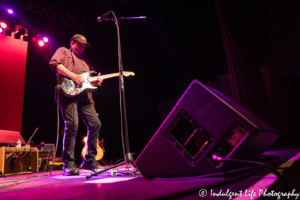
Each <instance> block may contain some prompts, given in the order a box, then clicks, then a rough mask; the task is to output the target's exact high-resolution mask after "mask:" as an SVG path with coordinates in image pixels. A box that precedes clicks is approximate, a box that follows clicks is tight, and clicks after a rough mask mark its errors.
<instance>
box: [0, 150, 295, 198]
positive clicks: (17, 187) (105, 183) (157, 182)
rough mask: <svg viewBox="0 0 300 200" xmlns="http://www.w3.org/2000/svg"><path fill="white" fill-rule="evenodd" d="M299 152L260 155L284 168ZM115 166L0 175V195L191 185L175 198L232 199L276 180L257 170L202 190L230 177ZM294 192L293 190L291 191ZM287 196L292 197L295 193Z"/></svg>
mask: <svg viewBox="0 0 300 200" xmlns="http://www.w3.org/2000/svg"><path fill="white" fill-rule="evenodd" d="M299 152H300V148H293V149H282V150H274V151H267V152H265V153H264V155H266V156H276V157H278V159H276V160H275V161H274V160H273V161H271V162H269V164H270V165H273V166H274V167H276V168H278V169H281V170H284V169H288V168H289V167H291V166H292V165H293V163H295V162H296V161H297V160H298V158H299V157H300V153H299ZM117 170H118V172H121V173H119V175H118V176H117V175H110V174H109V173H103V174H101V175H97V176H93V177H91V178H90V179H86V175H88V174H89V173H90V172H89V171H87V170H80V175H79V176H62V175H61V171H53V173H52V176H51V177H50V176H49V175H50V173H49V172H40V173H33V174H26V175H17V176H8V177H0V199H18V200H21V199H28V200H29V199H30V200H33V199H39V200H40V199H43V200H44V199H53V200H57V199H72V200H77V199H151V198H156V197H161V196H162V195H168V194H173V193H177V192H180V191H186V190H192V189H193V192H192V194H191V195H188V196H184V197H180V198H179V199H218V200H219V199H220V200H221V199H230V194H229V193H228V192H232V193H231V194H233V193H234V192H235V194H234V195H233V196H232V199H249V200H250V199H251V200H252V199H258V198H259V197H261V196H263V194H260V193H259V192H260V190H265V189H268V188H269V186H270V185H271V184H272V183H274V182H275V181H276V180H277V177H276V176H275V175H273V174H268V173H262V172H260V173H257V174H255V175H252V176H250V177H249V178H246V179H243V180H240V181H238V182H234V183H228V184H227V185H225V186H221V187H216V188H215V189H212V190H211V189H209V190H207V191H206V193H205V190H206V187H207V186H208V185H211V184H217V183H219V182H221V181H224V180H227V179H230V177H216V178H198V177H192V178H173V179H153V180H147V179H144V178H143V177H142V176H141V175H139V174H138V173H135V174H133V175H128V174H124V173H123V172H124V170H125V166H124V165H123V166H119V167H118V168H117ZM299 188H300V187H299ZM299 188H295V189H299ZM240 191H242V193H240ZM255 192H256V193H255ZM291 192H292V191H291ZM297 192H298V191H295V195H297ZM254 193H255V194H254ZM218 194H223V195H222V196H218ZM240 194H241V195H240ZM298 195H299V193H298ZM202 196H203V197H202ZM234 196H236V197H234ZM274 199H276V198H275V197H274ZM280 199H287V198H285V197H281V198H280ZM289 199H296V196H291V197H290V198H289ZM298 199H300V197H299V198H298Z"/></svg>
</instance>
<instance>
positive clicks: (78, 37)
mask: <svg viewBox="0 0 300 200" xmlns="http://www.w3.org/2000/svg"><path fill="white" fill-rule="evenodd" d="M71 41H78V42H81V43H83V44H86V45H88V46H89V47H90V46H91V45H90V44H89V43H87V41H86V38H85V37H84V36H83V35H80V34H76V35H74V36H73V37H72V39H71Z"/></svg>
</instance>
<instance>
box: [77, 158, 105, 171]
mask: <svg viewBox="0 0 300 200" xmlns="http://www.w3.org/2000/svg"><path fill="white" fill-rule="evenodd" d="M80 168H81V169H87V170H93V171H99V170H102V169H103V168H102V167H101V165H100V164H99V162H98V161H97V160H92V161H87V160H85V159H84V161H83V162H82V164H81V165H80Z"/></svg>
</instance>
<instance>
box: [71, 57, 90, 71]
mask: <svg viewBox="0 0 300 200" xmlns="http://www.w3.org/2000/svg"><path fill="white" fill-rule="evenodd" d="M73 55H74V59H75V66H74V71H73V72H74V73H75V74H82V73H84V72H86V71H87V69H86V67H85V65H84V61H83V60H82V59H81V58H80V57H77V56H76V55H75V54H74V53H73Z"/></svg>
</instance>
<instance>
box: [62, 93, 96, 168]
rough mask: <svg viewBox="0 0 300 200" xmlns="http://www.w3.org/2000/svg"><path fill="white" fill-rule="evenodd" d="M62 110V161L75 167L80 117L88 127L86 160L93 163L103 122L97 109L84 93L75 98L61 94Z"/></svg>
mask: <svg viewBox="0 0 300 200" xmlns="http://www.w3.org/2000/svg"><path fill="white" fill-rule="evenodd" d="M59 99H60V101H59V103H60V109H61V113H62V117H63V120H64V123H65V129H64V137H63V151H62V161H63V162H64V165H65V166H66V167H68V166H71V165H73V166H74V165H75V158H74V148H75V142H76V137H77V131H78V120H79V118H78V115H79V116H80V117H81V119H82V120H83V122H84V123H85V125H86V126H87V130H88V131H87V151H86V155H85V159H86V160H87V161H93V160H94V159H95V156H96V155H97V140H98V137H99V132H100V127H101V122H100V120H99V118H98V116H97V113H96V110H95V107H94V105H93V104H92V103H90V100H89V99H88V96H87V93H86V92H82V93H81V94H79V95H77V96H75V97H66V96H64V95H63V94H62V93H60V97H59Z"/></svg>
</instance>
